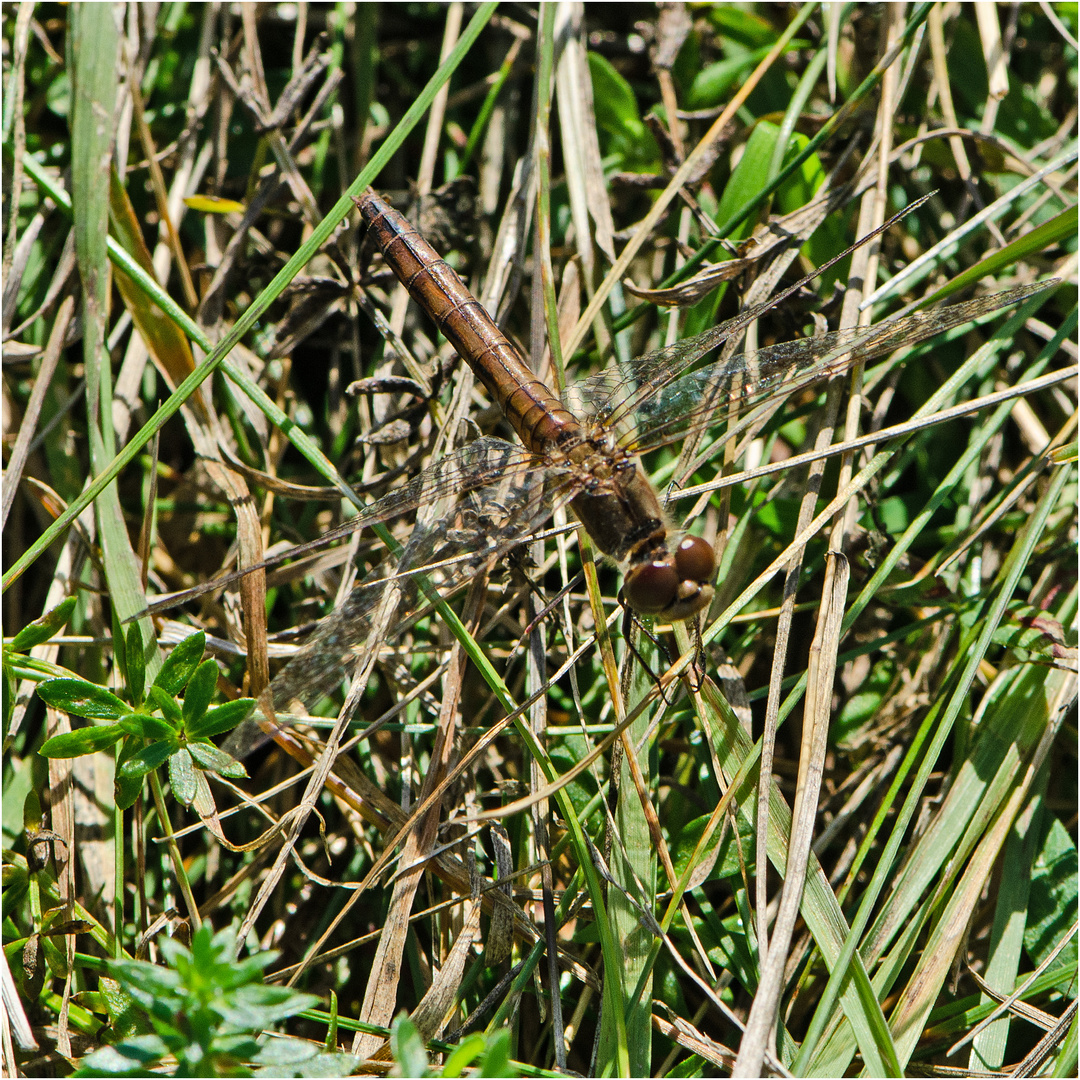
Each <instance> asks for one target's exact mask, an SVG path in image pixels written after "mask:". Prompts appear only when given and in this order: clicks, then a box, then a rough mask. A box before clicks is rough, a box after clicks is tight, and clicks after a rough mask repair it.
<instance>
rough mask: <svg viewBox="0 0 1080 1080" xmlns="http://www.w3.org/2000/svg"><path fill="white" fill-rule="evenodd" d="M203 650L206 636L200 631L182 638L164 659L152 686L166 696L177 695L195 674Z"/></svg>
mask: <svg viewBox="0 0 1080 1080" xmlns="http://www.w3.org/2000/svg"><path fill="white" fill-rule="evenodd" d="M205 649H206V635H205V634H204V633H203V632H202V631H201V630H199V631H198V632H197V633H194V634H191V635H190V636H189V637H186V638H184V640H183V641H181V642H180V644H179V645H177V646H176V648H175V649H173V651H172V652H171V653H170V654H169V655H168V656H167V657H166V658H165V663H163V664H162V665H161V670H160V671H159V672H158V675H157V678H156V679H155V680H154V686H159V687H161V689H162V690H164V691H165V692H166V693H168V694H179V693H180V691H181V690H183V688H184V687H185V686H186V685H187V682H188V680H189V679H190V678H191V676H192V675H194V674H195V670H196V669H197V668H198V666H199V661H200V660H202V655H203V651H204V650H205Z"/></svg>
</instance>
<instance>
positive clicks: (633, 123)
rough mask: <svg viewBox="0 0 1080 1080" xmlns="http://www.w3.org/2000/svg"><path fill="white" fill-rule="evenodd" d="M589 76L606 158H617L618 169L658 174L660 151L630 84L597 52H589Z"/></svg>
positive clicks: (602, 148) (597, 124)
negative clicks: (643, 118)
mask: <svg viewBox="0 0 1080 1080" xmlns="http://www.w3.org/2000/svg"><path fill="white" fill-rule="evenodd" d="M589 75H590V77H591V79H592V84H593V102H594V104H595V107H596V128H597V133H598V134H599V136H600V147H601V153H602V154H603V156H604V157H605V158H609V157H614V158H615V159H616V160H615V163H614V164H615V167H616V168H623V169H626V170H627V171H630V172H655V171H656V170H657V169H658V167H659V164H660V151H659V149H658V148H657V145H656V140H655V139H654V138H653V135H652V132H651V131H649V129H648V128H647V127H646V126H645V123H644V121H643V120H642V119H641V113H640V111H639V110H638V103H637V98H636V97H635V96H634V91H633V89H632V88H631V86H630V84H629V83H628V82H627V81H626V80H625V79H624V78H623V77H622V76H621V75H620V74H619V73H618V72H617V71H616V70H615V68H614V67H612V65H611V63H610V62H609V61H608V60H605V59H604V57H602V56H600V55H598V54H597V53H592V52H591V53H589Z"/></svg>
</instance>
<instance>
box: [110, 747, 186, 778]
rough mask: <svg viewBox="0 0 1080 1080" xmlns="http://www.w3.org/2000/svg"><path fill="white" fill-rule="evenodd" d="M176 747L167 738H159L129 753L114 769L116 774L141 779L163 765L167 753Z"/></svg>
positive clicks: (167, 755)
mask: <svg viewBox="0 0 1080 1080" xmlns="http://www.w3.org/2000/svg"><path fill="white" fill-rule="evenodd" d="M175 749H176V744H175V743H174V742H172V741H171V740H169V739H159V740H158V741H157V742H153V743H151V744H150V745H149V746H144V747H143V748H142V749H141V750H137V751H136V752H135V753H134V754H132V755H131V757H129V758H128V759H127V760H126V761H125V762H124V763H123V764H122V765H121V766H120V767H119V768H118V769H117V771H116V775H117V776H118V777H120V778H121V779H123V780H135V779H141V778H142V777H144V776H145V775H146V774H147V773H149V772H153V771H154V769H156V768H158V767H159V766H161V765H164V764H165V762H166V761H168V759H169V755H170V754H172V753H173V752H174V751H175Z"/></svg>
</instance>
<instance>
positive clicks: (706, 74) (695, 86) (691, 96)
mask: <svg viewBox="0 0 1080 1080" xmlns="http://www.w3.org/2000/svg"><path fill="white" fill-rule="evenodd" d="M804 45H805V42H800V43H796V42H795V41H791V42H789V44H788V48H789V50H790V49H793V48H796V47H802V46H804ZM771 48H772V46H771V45H763V46H761V47H760V48H758V49H755V50H754V51H753V52H748V53H741V54H740V55H738V56H732V57H725V58H724V59H723V60H718V61H717V62H716V63H715V64H709V65H707V66H706V67H704V68H702V70H701V71H699V72H698V73H697V75H695V76H694V81H693V83H692V84H691V86H690V90H689V92H688V93H687V96H686V107H687V108H688V109H711V108H713V107H714V106H715V105H717V104H719V103H720V101H722V100H723V99H724V98H725V97H727V95H728V91H729V90H730V89H731V87H732V86H733V85H734V84H735V83H736V81H739V80H741V79H742V77H743V76H744V75H747V74H749V73H750V72H751V71H752V70H753V69H754V68H755V67H757V66H758V64H760V63H761V61H762V60H764V59H765V57H766V56H768V54H769V50H770V49H771Z"/></svg>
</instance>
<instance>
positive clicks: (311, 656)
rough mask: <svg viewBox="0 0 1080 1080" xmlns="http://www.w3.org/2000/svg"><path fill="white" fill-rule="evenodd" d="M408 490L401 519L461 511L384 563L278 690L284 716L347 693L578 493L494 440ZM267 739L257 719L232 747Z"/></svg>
mask: <svg viewBox="0 0 1080 1080" xmlns="http://www.w3.org/2000/svg"><path fill="white" fill-rule="evenodd" d="M406 488H407V489H408V493H407V495H406V494H405V493H404V489H403V492H402V493H401V494H398V493H394V495H393V497H392V499H393V502H394V505H395V506H396V507H397V508H398V509H399V511H401V509H402V508H403V507H408V508H409V509H415V508H416V506H418V505H421V504H424V505H431V504H433V503H435V502H436V501H438V500H449V501H450V502H451V503H452V505H451V507H450V509H449V511H448V512H446V513H445V514H442V515H441V516H438V517H437V520H435V521H434V522H432V523H431V524H427V525H421V524H418V525H417V526H416V527H415V528H414V529H413V531H412V533H411V535H410V536H409V539H408V542H407V543H406V544H405V546H404V548H403V550H402V551H401V553H400V555H399V556H398V557H397V559H396V560H394V559H392V558H391V559H387V560H385V561H384V562H383V563H381V564H380V565H379V566H377V567H375V568H374V569H373V570H372V571H371V572H370V573H369V574H368V575H367V576H366V577H365V578H364V579H363V580H362V581H360V582H359V583H358V584H356V585H355V586H353V588H352V589H351V590H350V592H349V594H348V596H347V597H346V598H345V600H344V601H343V602H342V604H341V605H340V606H339V607H338V608H336V609H335V610H334V611H333V612H331V614H330V615H328V616H327V617H326V618H325V619H324V620H323V621H322V622H321V623H320V624H319V626H318V628H317V629H316V631H315V633H314V635H313V637H312V639H311V641H309V642H308V643H306V644H305V645H304V646H303V647H302V648H301V650H300V651H299V652H298V653H297V654H296V655H295V656H294V657H293V658H292V659H291V660H290V661H289V662H288V663H287V664H286V665H285V667H284V668H282V670H281V672H280V673H279V674H278V675H277V676H276V677H275V678H274V680H273V682H272V683H271V685H270V693H271V697H272V700H273V704H274V710H275V712H276V713H278V714H279V716H280V715H282V714H290V713H293V712H294V711H296V712H300V713H301V714H303V713H306V712H308V711H310V710H311V709H313V708H314V707H315V705H316V704H317V702H318V701H319V699H320V698H322V697H324V696H325V695H327V694H330V693H332V692H333V691H335V690H336V689H337V688H338V687H339V686H340V685H341V683H342V680H343V679H344V678H345V677H346V675H348V674H349V673H350V672H351V671H352V670H353V668H354V667H355V665H356V662H357V660H358V658H361V657H367V656H370V655H371V654H372V653H373V652H374V651H375V650H377V649H381V648H383V647H384V646H385V645H387V644H388V643H389V642H390V641H392V639H393V638H394V637H396V636H397V635H398V634H399V633H400V632H401V631H403V630H404V629H405V628H406V626H407V625H408V622H409V619H410V618H411V617H412V616H413V615H414V614H415V613H416V612H417V610H418V609H419V608H420V607H421V606H422V604H423V602H424V599H425V597H427V598H428V599H434V598H437V597H438V596H441V595H445V594H447V593H450V592H452V591H453V590H454V589H455V588H457V587H458V586H459V585H460V584H462V583H463V582H464V581H466V580H467V579H468V578H469V577H471V576H473V575H474V574H475V573H476V571H477V568H478V567H479V566H481V565H482V564H483V563H484V562H486V561H488V560H490V559H494V558H497V557H498V556H500V555H502V554H504V553H505V552H506V551H508V550H509V549H510V548H512V547H514V546H515V545H516V544H518V543H520V542H521V540H522V538H523V537H526V536H528V535H529V534H530V533H531V532H534V531H535V530H536V529H537V528H539V527H540V526H541V525H542V524H543V523H544V521H546V520H547V518H548V517H549V516H550V515H551V512H552V509H553V504H554V503H556V502H560V501H561V502H565V501H567V499H569V498H570V497H571V495H572V490H573V489H572V486H571V485H570V484H568V482H567V476H566V474H565V471H564V470H560V469H557V468H550V467H545V466H544V465H543V464H542V463H540V462H538V461H537V460H536V457H535V455H533V454H530V453H528V452H527V451H525V450H523V448H522V447H519V446H515V445H513V444H512V443H508V442H506V441H505V440H503V439H498V438H493V437H484V438H480V439H477V440H476V441H475V442H472V443H470V444H468V445H467V446H465V447H462V448H461V449H460V450H458V451H457V452H456V453H454V454H453V455H451V456H449V457H447V458H445V459H443V460H442V461H441V462H438V463H436V464H435V465H433V466H431V467H430V468H429V469H427V470H425V472H424V473H422V474H421V475H420V476H418V477H416V478H415V479H414V480H412V481H410V483H409V484H408V485H406ZM387 498H391V496H388V497H387ZM372 511H373V513H374V508H372ZM379 517H380V519H381V520H385V519H386V515H382V514H380V515H379ZM385 605H390V607H389V608H388V609H387V607H386V606H385ZM377 613H378V615H379V618H376V614H377ZM297 706H299V708H297ZM264 739H265V735H264V733H263V730H262V728H261V727H260V726H259V724H257V723H255V722H254V721H248V722H247V723H245V724H244V725H242V726H241V727H240V728H238V729H237V731H236V732H235V733H234V735H233V736H232V737H230V739H229V741H228V743H227V744H226V749H227V750H228V751H229V753H231V754H233V755H234V756H235V757H242V756H244V755H245V754H247V753H249V752H250V751H251V749H252V747H253V746H254V745H255V744H256V743H258V742H262V741H264Z"/></svg>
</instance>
